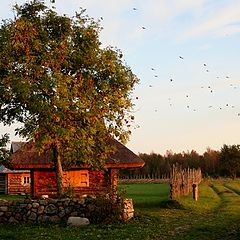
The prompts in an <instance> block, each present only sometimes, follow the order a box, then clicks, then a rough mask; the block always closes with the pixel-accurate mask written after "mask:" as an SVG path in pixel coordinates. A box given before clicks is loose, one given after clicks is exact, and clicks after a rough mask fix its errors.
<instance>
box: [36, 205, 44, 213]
mask: <svg viewBox="0 0 240 240" xmlns="http://www.w3.org/2000/svg"><path fill="white" fill-rule="evenodd" d="M37 212H38V214H42V213H43V212H44V206H40V207H39V208H38V211H37Z"/></svg>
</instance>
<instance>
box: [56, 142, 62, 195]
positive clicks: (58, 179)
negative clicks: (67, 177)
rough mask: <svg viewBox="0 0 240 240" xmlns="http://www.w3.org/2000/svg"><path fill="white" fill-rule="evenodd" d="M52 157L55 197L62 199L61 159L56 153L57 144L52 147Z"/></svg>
mask: <svg viewBox="0 0 240 240" xmlns="http://www.w3.org/2000/svg"><path fill="white" fill-rule="evenodd" d="M53 157H54V163H55V171H56V183H57V196H58V198H62V197H64V189H63V169H62V162H61V157H60V155H59V153H58V146H57V144H55V145H54V146H53Z"/></svg>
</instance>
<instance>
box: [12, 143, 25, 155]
mask: <svg viewBox="0 0 240 240" xmlns="http://www.w3.org/2000/svg"><path fill="white" fill-rule="evenodd" d="M24 144H25V142H12V143H11V152H12V153H15V152H16V151H17V150H18V149H20V148H21V147H22V146H23V145H24Z"/></svg>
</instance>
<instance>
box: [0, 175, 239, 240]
mask: <svg viewBox="0 0 240 240" xmlns="http://www.w3.org/2000/svg"><path fill="white" fill-rule="evenodd" d="M120 188H121V190H126V197H129V198H130V197H131V198H133V200H134V203H135V210H136V211H137V213H138V214H137V217H136V218H135V219H134V220H131V221H130V222H128V223H114V224H111V225H89V226H87V227H83V228H75V227H68V226H66V225H64V224H63V225H41V226H38V225H30V224H26V225H16V226H13V225H8V224H3V225H0V239H2V240H6V239H9V240H10V239H11V240H15V239H16V240H23V239H26V240H27V239H36V240H38V239H53V240H55V239H56V240H72V239H74V240H78V239H86V240H88V239H91V240H94V239H109V240H111V239H114V240H115V239H116V240H118V239H124V240H127V239H129V240H134V239H144V240H145V239H146V240H148V239H149V240H150V239H160V240H161V239H168V240H169V239H173V240H174V239H178V240H183V239H184V240H190V239H194V240H195V239H196V240H198V239H199V240H200V239H203V240H207V239H211V240H212V239H224V240H227V239H230V240H237V239H240V195H239V191H240V180H236V181H225V180H223V181H204V182H203V183H201V185H200V187H199V200H198V201H194V200H193V199H192V196H191V195H189V196H186V197H182V198H179V199H177V202H172V203H173V204H172V205H171V204H170V207H169V205H168V204H166V203H171V201H169V199H168V195H169V186H168V185H167V184H132V185H122V186H120ZM163 203H165V204H163ZM176 203H178V204H176ZM164 206H165V208H164ZM166 206H167V207H166ZM179 206H180V207H179Z"/></svg>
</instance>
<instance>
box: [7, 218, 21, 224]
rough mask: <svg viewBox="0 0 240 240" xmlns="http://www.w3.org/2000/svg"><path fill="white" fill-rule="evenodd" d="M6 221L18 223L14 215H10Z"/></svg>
mask: <svg viewBox="0 0 240 240" xmlns="http://www.w3.org/2000/svg"><path fill="white" fill-rule="evenodd" d="M8 222H9V223H19V222H18V221H17V220H16V219H15V218H14V217H10V218H9V220H8Z"/></svg>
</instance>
